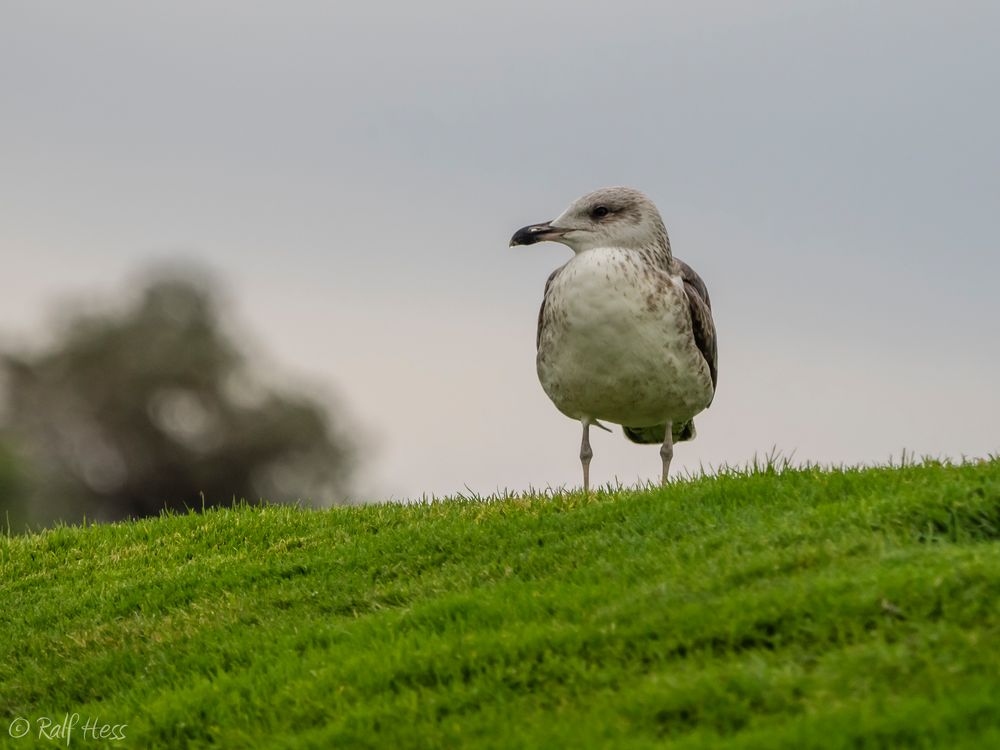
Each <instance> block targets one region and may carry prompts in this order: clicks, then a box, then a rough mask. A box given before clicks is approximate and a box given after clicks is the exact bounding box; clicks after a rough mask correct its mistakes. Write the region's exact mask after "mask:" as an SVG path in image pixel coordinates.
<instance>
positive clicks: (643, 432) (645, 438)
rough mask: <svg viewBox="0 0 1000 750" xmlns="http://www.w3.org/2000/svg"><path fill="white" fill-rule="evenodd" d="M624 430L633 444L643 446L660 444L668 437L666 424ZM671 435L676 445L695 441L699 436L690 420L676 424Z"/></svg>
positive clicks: (692, 421) (624, 428) (623, 427)
mask: <svg viewBox="0 0 1000 750" xmlns="http://www.w3.org/2000/svg"><path fill="white" fill-rule="evenodd" d="M622 429H623V430H625V437H627V438H628V439H629V440H631V441H632V442H633V443H641V444H643V445H651V444H654V443H655V444H659V443H662V442H663V440H664V438H666V437H667V426H666V425H665V424H659V425H654V426H653V427H625V426H622ZM671 433H672V435H673V438H674V442H675V443H680V442H683V441H685V440H693V439H694V437H695V435H696V434H697V433H696V432H695V429H694V420H693V419H689V420H688V421H687V422H677V423H675V424H674V425H673V429H672V430H671Z"/></svg>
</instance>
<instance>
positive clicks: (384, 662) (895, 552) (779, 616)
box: [0, 461, 1000, 748]
mask: <svg viewBox="0 0 1000 750" xmlns="http://www.w3.org/2000/svg"><path fill="white" fill-rule="evenodd" d="M998 538H1000V461H991V462H985V463H977V464H966V465H961V466H947V465H937V464H934V465H924V466H909V467H903V468H887V469H871V470H845V471H820V470H818V469H801V470H787V471H784V472H775V471H773V470H767V469H764V470H758V471H753V472H746V473H741V472H733V473H728V474H724V475H722V476H718V477H714V478H703V479H696V480H691V481H684V482H678V483H675V484H673V485H672V486H669V487H667V488H664V489H654V490H649V491H635V490H622V491H612V492H600V493H598V494H597V495H596V496H594V497H591V498H586V497H584V496H582V495H581V494H579V493H575V494H563V495H558V496H556V497H553V498H512V499H504V500H496V501H489V502H486V501H470V500H462V501H448V502H439V503H434V504H427V505H417V506H400V505H389V506H375V507H362V508H346V509H336V510H331V511H325V512H315V511H313V512H310V511H301V510H296V509H290V508H284V507H266V508H251V507H243V508H237V509H233V510H222V511H212V512H206V513H192V514H190V515H183V516H168V517H162V518H157V519H150V520H144V521H138V522H134V523H125V524H116V525H107V526H93V527H89V528H59V529H55V530H51V531H47V532H44V533H40V534H33V535H27V536H16V537H4V538H0V601H2V604H0V633H2V636H3V637H2V639H0V744H2V743H7V745H8V746H10V747H22V748H26V747H39V746H42V747H56V746H61V747H66V743H65V742H64V741H59V740H52V741H48V740H44V739H43V740H41V741H39V740H38V739H37V736H36V735H37V722H36V723H35V724H33V725H32V728H31V732H30V733H29V734H28V735H27V736H26V737H24V738H21V739H14V738H12V737H10V736H9V732H8V725H10V723H11V722H12V721H14V720H15V719H16V718H17V717H28V718H29V719H30V720H31V721H33V722H35V721H36V717H39V716H42V717H50V718H54V719H56V720H57V721H62V718H63V716H64V715H65V714H66V713H72V712H77V713H79V714H80V716H81V719H80V725H79V726H77V727H76V728H75V729H74V730H73V735H72V738H71V742H70V744H69V746H70V747H101V746H103V745H105V744H106V745H108V746H117V747H137V748H139V747H141V748H156V747H207V746H219V747H226V748H241V747H268V748H270V747H275V748H285V747H288V748H291V747H317V748H352V747H386V748H411V747H412V748H418V747H419V748H424V747H497V748H507V747H538V748H556V747H566V748H586V747H595V748H601V747H628V748H645V747H672V748H673V747H676V748H696V747H697V748H738V747H739V748H743V747H767V748H773V747H789V748H805V747H831V748H835V747H838V748H839V747H843V748H848V747H851V748H854V747H900V746H914V747H947V748H958V747H966V748H983V747H990V746H992V747H1000V709H998V706H1000V603H998V602H1000V542H998ZM88 717H89V718H93V717H99V722H100V723H102V724H104V723H106V724H127V726H126V727H125V728H124V729H123V730H122V731H123V733H124V734H125V736H126V739H125V740H123V741H120V742H118V743H113V742H105V743H102V742H101V741H99V740H95V739H93V737H89V736H88V737H84V736H83V732H82V729H81V727H82V725H83V722H84V721H86V719H87V718H88ZM19 726H20V725H18V727H19ZM18 727H12V728H13V729H18Z"/></svg>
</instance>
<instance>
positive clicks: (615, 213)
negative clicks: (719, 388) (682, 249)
mask: <svg viewBox="0 0 1000 750" xmlns="http://www.w3.org/2000/svg"><path fill="white" fill-rule="evenodd" d="M548 240H551V241H554V242H561V243H562V244H564V245H566V246H567V247H569V248H570V249H571V250H572V251H573V252H574V253H575V255H574V256H573V258H572V259H571V260H570V261H569V262H568V263H566V264H565V265H563V266H560V267H559V268H557V269H556V270H555V271H553V272H552V275H551V276H549V279H548V281H546V282H545V293H544V295H543V297H542V307H541V309H540V310H539V311H538V331H537V334H536V337H535V346H536V350H537V356H536V367H537V370H538V379H539V381H540V382H541V384H542V389H543V390H544V391H545V393H546V395H548V397H549V398H550V399H551V400H552V403H553V404H555V406H556V408H557V409H558V410H559V411H561V412H562V413H563V414H565V415H566V416H567V417H569V418H570V419H574V420H578V421H579V422H580V423H581V424H582V425H583V439H582V441H581V444H580V463H581V465H582V467H583V489H584V492H589V491H590V460H591V458H592V457H593V455H594V453H593V451H592V450H591V447H590V426H591V425H596V426H597V427H599V428H601V429H604V430H608V428H607V427H605V426H604V425H603V424H602V421H603V422H612V423H614V424H619V425H621V426H622V428H623V429H624V431H625V436H626V437H627V438H628V439H629V440H631V441H632V442H634V443H646V444H652V443H659V444H661V448H660V457H661V459H662V462H663V474H662V479H661V481H662V482H663V483H666V481H667V475H668V474H669V471H670V461H671V459H672V458H673V455H674V443H675V442H681V441H683V440H691V439H692V438H693V437H694V436H695V430H694V419H693V418H694V416H695V415H696V414H698V413H700V412H701V411H702V410H704V409H706V408H708V406H709V405H710V404H711V403H712V399H713V398H714V397H715V386H716V383H717V382H718V353H717V346H716V335H715V323H714V322H713V320H712V304H711V302H710V301H709V297H708V288H707V287H706V286H705V282H704V281H702V279H701V277H700V276H699V275H698V274H697V273H695V271H694V269H692V268H691V266H689V265H688V264H687V263H685V262H684V261H682V260H678V259H677V258H675V257H674V256H673V254H672V253H671V252H670V240H669V239H668V237H667V229H666V226H665V225H664V223H663V219H662V218H661V217H660V212H659V211H658V210H657V209H656V206H655V205H654V204H653V202H652V201H651V200H650V199H649V198H647V197H646V196H645V195H644V194H643V193H641V192H639V191H638V190H634V189H632V188H627V187H609V188H602V189H601V190H596V191H594V192H592V193H588V194H587V195H584V196H583V197H582V198H578V199H577V200H575V201H573V203H571V204H570V206H569V208H567V209H566V210H565V211H563V212H562V214H560V216H559V217H558V218H557V219H553V220H552V221H547V222H545V223H543V224H531V225H529V226H526V227H524V228H522V229H519V230H517V232H515V233H514V236H513V237H512V238H511V240H510V246H511V247H514V246H515V245H533V244H535V243H537V242H544V241H548Z"/></svg>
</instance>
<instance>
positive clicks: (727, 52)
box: [0, 0, 1000, 500]
mask: <svg viewBox="0 0 1000 750" xmlns="http://www.w3.org/2000/svg"><path fill="white" fill-rule="evenodd" d="M998 34H1000V5H998V4H997V3H995V2H971V1H969V2H963V1H961V0H959V1H958V2H947V3H946V2H920V1H919V0H918V1H916V2H891V1H890V2H884V3H862V2H842V1H837V2H808V1H807V2H803V1H802V0H787V1H786V0H762V1H761V2H755V3H745V2H736V1H735V0H732V1H728V0H727V1H723V0H709V1H708V2H693V1H692V2H672V3H663V2H629V1H627V0H626V1H624V2H616V3H614V4H608V3H590V2H554V3H541V4H539V3H535V2H530V3H529V2H521V1H520V0H508V1H506V2H503V3H487V4H476V3H464V2H457V1H456V2H452V1H450V0H448V1H440V0H424V2H421V3H396V4H393V3H367V4H364V6H362V5H361V4H352V5H351V6H348V5H347V4H344V3H330V2H307V1H304V0H290V1H287V2H282V3H246V2H236V1H234V0H218V1H217V2H212V3H202V2H192V1H189V0H173V1H172V2H144V3H133V2H125V1H121V2H106V1H102V0H94V1H93V2H87V3H59V2H47V1H45V0H31V1H28V0H24V1H23V2H21V1H18V0H10V1H8V2H4V3H3V4H2V5H0V115H2V116H0V257H2V259H3V273H2V279H3V286H2V289H3V294H2V295H0V342H8V343H9V342H20V341H24V340H30V339H32V338H34V337H37V336H38V335H39V334H40V333H41V332H44V331H46V330H48V329H49V328H50V327H51V324H52V319H53V316H54V315H57V312H56V311H58V310H60V309H61V308H62V307H64V306H65V305H66V304H67V301H68V300H80V299H87V298H105V299H116V298H120V297H122V296H123V295H125V294H127V290H128V289H130V288H133V287H135V286H136V285H137V283H138V281H137V279H139V278H141V274H142V273H143V270H144V269H148V268H149V267H150V265H151V264H158V263H163V262H178V261H186V262H193V263H197V264H199V265H201V266H203V267H205V268H207V269H209V270H211V272H212V273H213V274H214V275H215V276H216V277H217V278H219V279H221V280H222V283H223V285H224V289H225V292H226V298H227V299H228V300H229V301H230V302H231V309H230V313H231V319H232V321H233V325H234V326H235V327H236V328H237V329H238V330H240V331H242V332H244V334H245V335H246V338H247V340H248V341H249V342H251V343H250V346H251V347H252V350H253V351H255V352H257V353H258V354H259V356H260V357H261V362H262V363H263V364H262V365H261V367H262V368H264V369H266V370H267V372H268V374H269V376H270V377H273V378H275V379H277V380H281V381H283V382H287V383H295V384H300V385H302V386H303V387H308V388H310V389H312V390H313V391H315V392H317V393H320V394H322V395H323V397H324V398H326V399H328V400H329V401H330V402H331V403H332V404H334V405H335V408H337V409H338V413H345V414H346V415H347V418H348V419H349V421H350V424H352V425H354V431H355V433H356V435H357V437H358V439H359V441H360V442H361V443H362V444H363V445H364V454H365V464H364V468H363V471H362V475H361V477H360V479H359V488H358V490H357V492H358V499H367V500H375V499H383V498H415V497H420V496H423V495H445V494H454V493H457V492H463V493H469V492H475V493H480V494H490V493H494V492H497V491H502V490H505V489H509V490H527V489H529V488H535V489H543V488H549V487H561V486H568V487H573V486H577V485H579V483H580V467H579V460H578V457H577V454H578V451H579V425H578V424H576V423H573V422H572V421H570V420H569V419H567V418H565V417H564V416H562V415H561V414H560V413H559V412H558V411H556V409H555V407H553V406H552V405H551V403H550V402H549V401H548V399H547V398H546V396H545V395H544V393H543V392H542V390H541V387H540V386H539V384H538V382H537V378H536V375H535V366H534V346H535V322H536V316H537V311H538V304H539V302H540V300H541V294H542V289H543V286H544V283H545V279H546V278H547V277H548V275H549V273H550V272H551V270H552V269H554V268H555V267H557V266H559V265H561V264H562V263H563V262H565V261H566V260H567V259H568V258H569V256H570V251H569V250H568V249H567V248H565V247H564V246H562V245H557V244H552V243H548V244H541V245H534V246H530V247H518V248H508V246H507V243H508V240H509V238H510V236H511V234H513V232H514V231H515V230H516V229H518V228H519V227H521V226H523V225H525V224H529V223H535V222H538V221H544V220H547V219H551V218H553V217H555V216H556V215H558V214H559V213H560V212H561V211H562V210H563V208H565V206H566V205H567V204H569V203H570V201H572V200H573V199H574V198H576V197H578V196H579V195H581V194H583V193H586V192H588V191H590V190H592V189H595V188H598V187H602V186H606V185H630V186H633V187H636V188H639V189H641V190H643V191H644V192H645V193H647V194H648V195H649V196H650V197H651V198H652V199H653V200H654V201H655V202H656V204H657V205H658V206H659V208H660V210H661V213H662V214H663V216H664V219H665V221H666V224H667V227H668V230H669V232H670V236H671V244H672V247H673V250H674V253H675V255H677V257H679V258H682V259H684V260H685V261H687V262H688V263H690V264H691V265H692V266H694V267H695V268H696V269H697V270H698V271H699V273H700V274H701V275H702V276H703V277H704V279H705V280H706V282H707V284H708V287H709V289H710V291H711V295H712V302H713V309H714V314H715V320H716V326H717V328H718V335H719V388H718V393H717V396H716V398H715V402H714V403H713V405H712V407H711V408H710V409H709V410H708V411H706V412H705V413H704V414H702V415H700V416H699V417H698V419H697V420H696V424H697V426H698V438H697V439H696V440H695V441H693V442H690V443H684V444H682V445H679V446H678V447H677V449H676V450H675V458H674V467H675V468H676V470H677V471H680V472H684V471H698V470H699V469H700V468H706V469H709V468H712V467H718V466H720V465H725V464H743V463H745V462H747V461H749V460H752V458H753V456H754V455H755V454H756V455H762V454H766V453H768V452H769V451H771V450H772V449H777V450H779V451H781V452H783V453H784V454H786V455H789V454H791V455H793V456H794V458H795V459H796V460H798V461H817V462H821V463H826V464H837V463H842V462H847V463H859V462H865V463H883V462H886V461H888V460H889V459H890V458H891V457H895V458H896V459H898V458H899V456H900V453H901V452H902V451H903V450H906V451H907V452H912V453H914V454H916V455H918V456H920V455H928V456H937V457H952V458H960V457H962V456H969V457H977V456H985V455H988V454H991V453H997V452H1000V429H998V426H997V425H998V423H1000V389H998V388H997V387H996V384H997V382H998V380H1000V343H998V342H1000V335H998V334H1000V325H998V321H1000V295H998V294H997V293H996V286H997V283H998V279H1000V252H998V241H997V230H996V225H997V221H998V218H1000V144H998V135H997V134H998V133H1000V97H998V96H997V92H998V91H1000V45H997V44H996V39H997V36H998ZM123 290H126V291H124V292H123ZM592 443H593V450H594V454H595V455H594V459H593V463H592V466H591V478H592V481H593V482H595V483H605V482H614V481H620V482H622V483H625V484H633V483H635V482H637V481H647V480H652V479H655V478H656V477H657V476H658V473H659V456H658V452H657V448H656V447H655V446H635V445H631V444H629V443H628V442H627V441H626V440H625V439H624V438H623V437H622V435H621V433H620V431H616V432H615V433H614V434H606V433H602V432H596V434H592Z"/></svg>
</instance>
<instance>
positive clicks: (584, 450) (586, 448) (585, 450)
mask: <svg viewBox="0 0 1000 750" xmlns="http://www.w3.org/2000/svg"><path fill="white" fill-rule="evenodd" d="M593 457H594V451H592V450H591V449H590V421H589V420H586V419H584V420H583V440H582V441H581V442H580V464H581V465H582V466H583V491H584V493H588V492H590V459H591V458H593Z"/></svg>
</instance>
